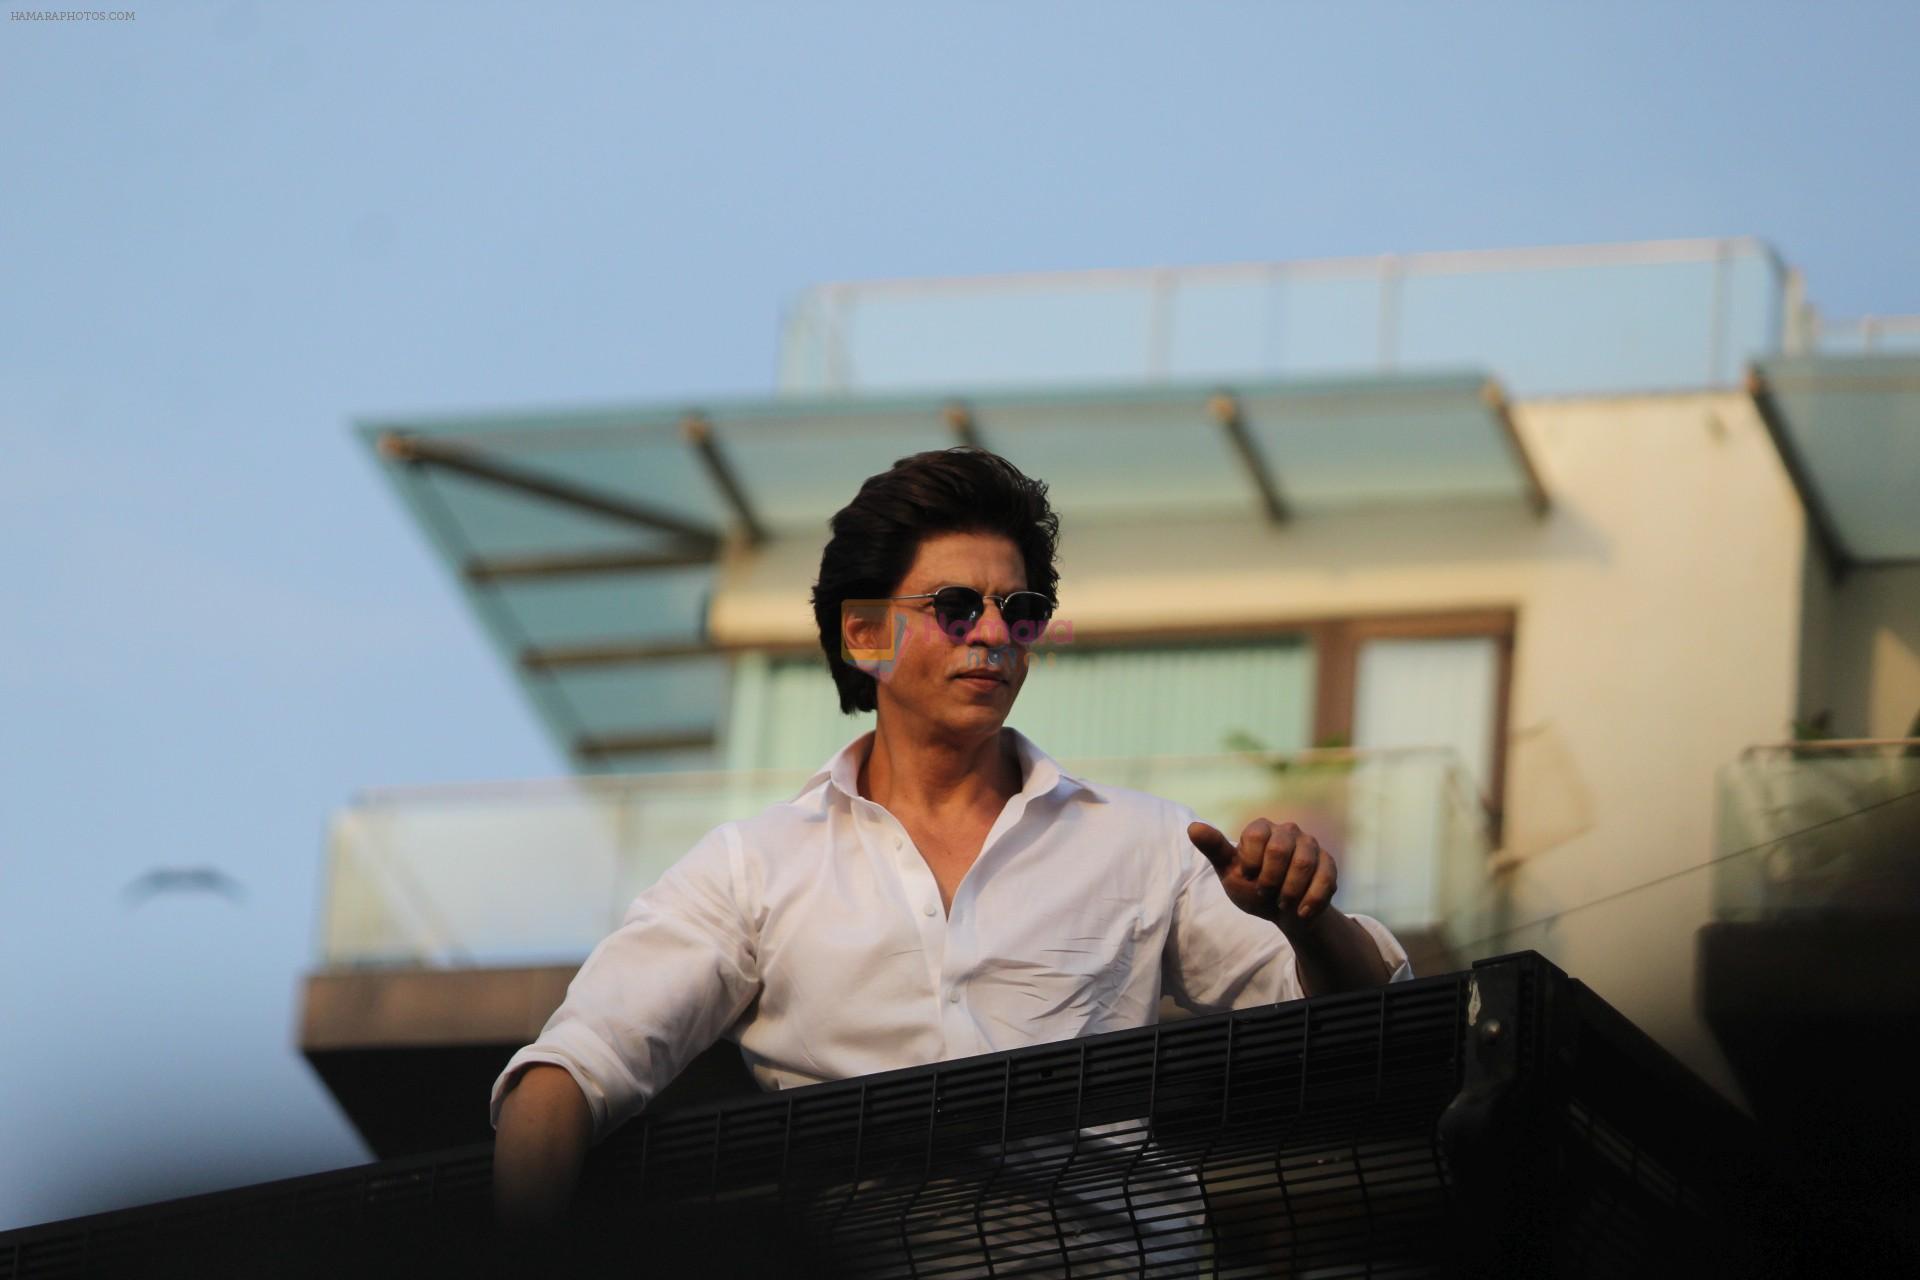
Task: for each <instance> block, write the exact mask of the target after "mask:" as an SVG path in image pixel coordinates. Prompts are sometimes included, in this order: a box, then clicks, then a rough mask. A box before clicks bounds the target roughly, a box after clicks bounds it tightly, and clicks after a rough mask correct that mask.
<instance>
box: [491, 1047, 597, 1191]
mask: <svg viewBox="0 0 1920 1280" xmlns="http://www.w3.org/2000/svg"><path fill="white" fill-rule="evenodd" d="M592 1143H593V1113H592V1112H591V1111H589V1110H588V1109H587V1100H586V1098H585V1096H583V1095H582V1094H581V1092H580V1087H579V1086H578V1085H576V1084H575V1083H574V1082H573V1077H572V1076H570V1075H568V1074H567V1072H566V1070H565V1069H564V1068H562V1067H556V1066H553V1065H551V1064H549V1063H535V1064H534V1065H533V1066H530V1067H528V1068H526V1069H525V1070H524V1071H522V1072H521V1073H520V1077H519V1080H518V1081H517V1082H516V1083H515V1084H514V1086H513V1088H512V1089H511V1091H510V1092H509V1093H508V1094H507V1096H506V1098H505V1099H504V1100H502V1102H501V1104H500V1128H499V1130H498V1131H497V1132H496V1133H495V1135H494V1140H493V1207H494V1213H495V1215H496V1216H497V1217H498V1219H499V1220H500V1222H501V1223H502V1224H504V1225H506V1226H508V1227H512V1228H517V1229H531V1228H542V1227H550V1226H552V1225H553V1224H554V1223H556V1222H558V1221H559V1219H560V1217H561V1216H562V1215H563V1214H564V1213H565V1212H566V1209H567V1204H568V1202H569V1201H570V1200H571V1199H572V1198H573V1185H574V1183H575V1182H576V1181H577V1180H578V1179H579V1177H580V1165H581V1162H582V1161H583V1160H585V1158H586V1154H587V1148H588V1147H589V1146H591V1145H592Z"/></svg>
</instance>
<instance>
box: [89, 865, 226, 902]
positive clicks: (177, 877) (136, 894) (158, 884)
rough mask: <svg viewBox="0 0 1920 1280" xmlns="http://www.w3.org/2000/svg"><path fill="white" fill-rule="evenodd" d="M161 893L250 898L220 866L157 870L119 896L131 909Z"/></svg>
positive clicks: (157, 868) (124, 890)
mask: <svg viewBox="0 0 1920 1280" xmlns="http://www.w3.org/2000/svg"><path fill="white" fill-rule="evenodd" d="M160 893H217V894H220V895H221V896H222V897H225V898H230V899H232V900H233V901H235V902H239V901H241V900H242V899H243V898H245V897H246V896H247V891H246V890H245V889H243V888H241V887H240V882H239V881H238V880H235V879H234V878H233V877H232V876H230V875H228V874H227V873H226V872H224V871H222V870H220V869H219V868H218V867H155V868H154V869H153V870H151V871H149V872H147V873H146V874H145V875H143V876H140V877H138V878H136V879H135V880H133V881H132V882H131V883H130V884H128V885H127V887H126V888H125V889H122V890H121V891H120V896H121V897H123V898H125V899H126V900H127V905H128V906H130V907H137V906H139V905H140V904H141V903H143V902H145V901H146V900H147V899H148V898H151V897H153V896H154V895H155V894H160Z"/></svg>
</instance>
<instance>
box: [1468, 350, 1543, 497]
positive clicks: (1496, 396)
mask: <svg viewBox="0 0 1920 1280" xmlns="http://www.w3.org/2000/svg"><path fill="white" fill-rule="evenodd" d="M1480 401H1481V403H1483V404H1485V405H1486V406H1487V412H1488V413H1491V414H1492V415H1493V420H1494V422H1495V423H1497V424H1498V425H1499V427H1500V433H1501V435H1503V436H1504V437H1505V438H1506V441H1507V449H1508V450H1509V451H1510V452H1511V453H1512V454H1513V464H1514V465H1515V466H1516V467H1519V468H1520V473H1521V474H1522V475H1523V476H1525V477H1526V482H1527V505H1528V506H1530V507H1532V508H1533V514H1535V515H1536V516H1544V515H1546V514H1547V508H1548V507H1549V506H1551V505H1552V503H1551V501H1550V500H1549V499H1548V497H1547V487H1546V486H1545V485H1543V484H1541V483H1540V473H1539V472H1538V471H1535V470H1534V469H1533V459H1532V458H1530V457H1528V456H1527V449H1526V446H1525V445H1523V444H1521V443H1520V432H1519V429H1518V428H1516V427H1515V426H1514V425H1513V413H1512V411H1511V410H1510V409H1509V408H1508V406H1507V393H1506V392H1504V391H1502V390H1501V389H1500V384H1499V383H1497V382H1495V381H1494V380H1493V379H1492V378H1488V379H1487V381H1486V383H1485V384H1484V385H1482V386H1481V388H1480Z"/></svg>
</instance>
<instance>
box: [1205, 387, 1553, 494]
mask: <svg viewBox="0 0 1920 1280" xmlns="http://www.w3.org/2000/svg"><path fill="white" fill-rule="evenodd" d="M1481 385H1482V384H1481V383H1480V382H1479V381H1477V380H1472V379H1469V380H1466V381H1464V382H1463V381H1462V380H1460V379H1452V380H1450V381H1449V382H1447V383H1432V384H1427V383H1417V382H1416V383H1412V384H1406V385H1401V386H1395V385H1393V384H1391V383H1387V384H1382V385H1380V386H1379V387H1377V388H1375V389H1374V391H1373V392H1372V393H1371V394H1369V393H1368V392H1366V391H1361V390H1358V389H1354V390H1353V391H1351V392H1350V393H1349V394H1346V395H1340V394H1337V393H1333V392H1327V393H1325V394H1320V395H1314V394H1311V393H1309V392H1308V391H1305V390H1302V391H1299V392H1295V393H1292V394H1289V393H1283V392H1279V391H1266V390H1262V391H1254V392H1248V393H1247V394H1245V395H1244V396H1243V397H1242V401H1243V403H1244V405H1245V413H1246V418H1247V425H1248V427H1249V429H1250V430H1251V432H1252V434H1253V436H1254V438H1255V439H1256V440H1257V441H1258V442H1259V445H1260V449H1261V451H1262V454H1263V456H1264V457H1265V459H1266V462H1267V465H1268V466H1269V467H1270V468H1271V469H1272V471H1273V472H1274V474H1275V476H1276V478H1277V480H1278V483H1279V485H1280V490H1281V493H1282V495H1283V497H1284V498H1285V499H1286V501H1287V503H1288V504H1289V506H1291V507H1294V508H1296V509H1298V510H1299V511H1301V512H1304V513H1311V512H1313V511H1317V510H1326V509H1330V508H1333V507H1337V506H1342V505H1347V504H1352V503H1361V502H1382V501H1400V502H1409V501H1438V500H1474V499H1512V498H1517V497H1519V496H1520V495H1521V494H1522V493H1523V491H1524V488H1523V482H1522V479H1521V473H1520V471H1519V468H1518V465H1517V463H1516V461H1515V458H1514V454H1513V450H1512V446H1511V445H1510V444H1509V443H1508V441H1507V439H1506V438H1505V436H1504V434H1503V432H1502V430H1501V428H1500V427H1499V425H1498V424H1497V423H1496V422H1495V421H1494V420H1493V418H1492V417H1491V415H1490V414H1489V413H1488V411H1487V406H1486V405H1485V403H1484V402H1483V401H1482V400H1481V399H1480V389H1481Z"/></svg>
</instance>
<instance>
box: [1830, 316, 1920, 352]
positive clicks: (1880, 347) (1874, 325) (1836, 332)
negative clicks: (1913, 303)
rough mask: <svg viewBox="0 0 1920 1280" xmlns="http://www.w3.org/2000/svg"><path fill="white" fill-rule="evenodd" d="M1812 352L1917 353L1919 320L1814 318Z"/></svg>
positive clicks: (1919, 335) (1893, 317) (1882, 317)
mask: <svg viewBox="0 0 1920 1280" xmlns="http://www.w3.org/2000/svg"><path fill="white" fill-rule="evenodd" d="M1812 329H1813V339H1812V346H1813V350H1814V351H1815V352H1816V353H1818V354H1820V355H1831V356H1843V355H1880V354H1912V353H1914V352H1920V316H1861V317H1860V318H1858V319H1855V320H1828V319H1825V318H1824V317H1815V319H1814V321H1813V325H1812Z"/></svg>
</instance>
